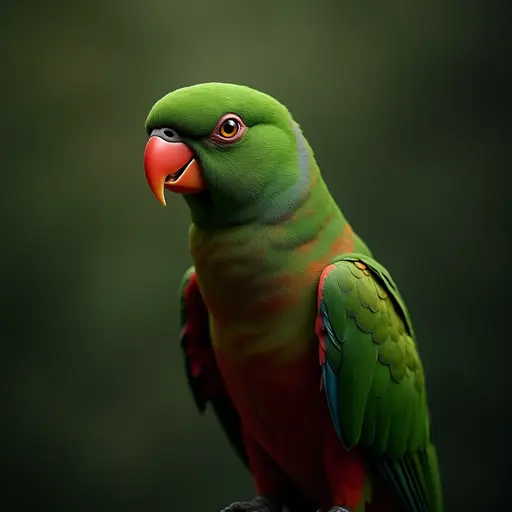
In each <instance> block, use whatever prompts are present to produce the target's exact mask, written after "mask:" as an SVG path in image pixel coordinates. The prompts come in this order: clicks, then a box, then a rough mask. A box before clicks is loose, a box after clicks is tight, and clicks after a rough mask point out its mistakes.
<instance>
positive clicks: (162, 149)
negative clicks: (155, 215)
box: [144, 135, 206, 206]
mask: <svg viewBox="0 0 512 512" xmlns="http://www.w3.org/2000/svg"><path fill="white" fill-rule="evenodd" d="M144 170H145V172H146V179H147V180H148V184H149V187H150V188H151V191H152V192H153V194H154V195H155V197H156V198H157V199H158V200H159V201H160V202H161V203H162V204H163V205H164V206H165V204H166V203H165V196H164V188H166V189H167V190H171V191H172V192H176V193H178V194H195V193H197V192H201V191H202V190H204V189H205V188H206V182H205V181H204V178H203V170H202V169H201V166H200V165H199V163H198V161H197V160H196V159H195V157H194V153H193V152H192V150H191V149H190V148H189V147H188V146H187V145H186V144H185V143H183V142H167V141H165V140H163V139H162V138H160V137H158V136H156V135H153V136H152V137H150V138H149V141H148V143H147V145H146V150H145V152H144Z"/></svg>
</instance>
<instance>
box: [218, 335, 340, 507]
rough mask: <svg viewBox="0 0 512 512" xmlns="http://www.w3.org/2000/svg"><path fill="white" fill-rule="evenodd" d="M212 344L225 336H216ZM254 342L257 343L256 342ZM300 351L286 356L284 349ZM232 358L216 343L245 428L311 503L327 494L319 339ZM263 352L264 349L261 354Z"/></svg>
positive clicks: (325, 413)
mask: <svg viewBox="0 0 512 512" xmlns="http://www.w3.org/2000/svg"><path fill="white" fill-rule="evenodd" d="M213 332H214V333H215V334H214V335H213V336H214V339H216V338H217V337H221V338H222V332H219V331H218V330H214V331H213ZM253 341H254V340H253ZM290 345H291V346H295V347H302V348H301V349H300V350H298V351H291V352H290V351H288V350H287V349H286V348H285V347H289V346H290ZM256 346H259V347H261V348H262V349H261V350H260V351H253V352H251V353H240V352H239V353H233V352H231V351H230V350H227V349H226V345H225V344H223V343H222V341H219V339H218V338H217V341H216V348H215V354H216V358H217V363H218V366H219V369H220V372H221V374H222V377H223V379H224V382H225V384H226V387H227V390H228V392H229V394H230V396H231V398H232V400H233V403H234V405H235V407H236V409H237V411H238V413H239V415H240V418H241V421H242V424H243V426H244V428H245V429H247V431H248V432H249V433H250V435H251V436H252V438H253V439H255V440H256V441H257V442H258V443H259V444H260V445H261V446H262V447H263V448H264V450H265V451H266V452H267V453H268V454H269V455H270V456H271V457H272V459H273V460H274V461H275V462H276V463H277V464H278V465H279V466H280V467H281V468H282V469H283V470H284V471H285V473H287V474H288V475H289V476H290V477H292V478H293V479H294V480H295V481H296V482H297V483H299V484H300V486H301V488H303V489H305V490H309V492H308V494H309V495H310V497H311V498H314V499H317V500H321V499H322V497H323V496H325V495H326V493H327V492H328V489H326V487H325V486H326V477H325V471H324V466H323V459H322V454H323V439H324V432H325V425H327V424H328V422H329V421H330V420H329V416H328V414H329V413H328V409H327V405H326V402H325V398H324V396H323V393H322V392H321V390H320V368H319V364H318V348H317V343H316V340H315V339H314V338H313V337H310V338H309V339H307V340H301V339H289V340H287V341H286V343H285V344H283V345H282V346H281V345H280V344H277V348H274V349H269V348H268V347H269V343H268V341H264V340H262V341H260V342H259V343H258V342H256ZM263 347H266V349H265V350H263Z"/></svg>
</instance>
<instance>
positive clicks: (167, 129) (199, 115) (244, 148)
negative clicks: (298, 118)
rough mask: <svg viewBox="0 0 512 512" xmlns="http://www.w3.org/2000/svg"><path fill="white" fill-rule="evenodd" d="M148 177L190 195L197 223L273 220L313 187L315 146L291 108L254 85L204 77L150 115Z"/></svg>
mask: <svg viewBox="0 0 512 512" xmlns="http://www.w3.org/2000/svg"><path fill="white" fill-rule="evenodd" d="M146 130H147V133H148V135H149V136H150V139H149V142H148V144H147V147H146V152H145V155H144V167H145V171H146V177H147V180H148V183H149V185H150V187H151V190H152V191H153V193H154V194H155V196H156V197H157V198H158V199H159V200H160V202H162V203H163V204H164V205H165V198H164V189H168V190H170V191H172V192H176V193H181V194H184V195H185V199H186V200H187V202H188V204H189V206H190V209H191V212H192V218H193V221H194V222H195V223H197V224H200V225H212V226H227V225H236V224H240V223H246V222H251V221H257V220H265V219H267V220H272V218H275V217H279V216H280V215H283V214H285V213H287V212H288V211H290V210H291V209H293V208H294V207H295V205H296V204H298V203H299V202H300V201H301V199H302V198H303V197H304V196H305V194H306V193H307V190H308V184H309V180H310V169H311V167H312V166H310V159H312V158H313V156H312V152H311V149H310V148H309V146H308V144H307V142H306V141H305V139H304V137H303V135H302V133H301V131H300V129H299V127H298V125H297V124H296V123H295V122H294V121H293V119H292V117H291V115H290V113H289V112H288V110H287V109H286V108H285V107H284V106H283V105H281V104H280V103H279V102H278V101H276V100H275V99H274V98H272V97H271V96H268V95H267V94H264V93H261V92H259V91H256V90H254V89H250V88H249V87H245V86H241V85H232V84H224V83H206V84H199V85H194V86H192V87H185V88H183V89H178V90H176V91H174V92H172V93H170V94H168V95H166V96H164V97H163V98H162V99H161V100H159V101H158V102H157V103H156V104H155V105H154V106H153V108H152V109H151V112H150V113H149V116H148V118H147V121H146Z"/></svg>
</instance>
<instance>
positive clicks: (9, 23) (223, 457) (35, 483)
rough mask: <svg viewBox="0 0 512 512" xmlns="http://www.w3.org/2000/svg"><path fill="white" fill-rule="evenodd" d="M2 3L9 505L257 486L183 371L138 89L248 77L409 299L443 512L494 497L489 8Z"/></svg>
mask: <svg viewBox="0 0 512 512" xmlns="http://www.w3.org/2000/svg"><path fill="white" fill-rule="evenodd" d="M457 5H459V6H458V7H457ZM1 10H2V11H1V16H0V23H1V24H2V25H1V27H0V28H1V30H0V43H1V46H0V48H1V52H2V57H3V59H5V62H4V64H2V70H1V71H0V76H1V79H0V82H1V83H0V87H1V100H0V101H1V115H2V117H4V120H3V121H2V123H1V124H2V160H3V165H2V167H3V169H2V171H3V184H2V187H1V191H2V196H3V197H2V200H1V207H2V210H3V211H2V221H3V223H4V227H3V229H2V251H1V252H2V259H3V263H2V266H1V271H2V276H1V278H2V281H1V290H2V294H3V297H2V309H1V311H2V321H1V322H2V323H1V325H2V327H1V336H2V341H3V347H4V348H3V354H4V355H3V356H2V360H3V361H5V363H6V368H5V370H3V375H4V377H5V379H6V384H5V385H4V387H3V391H4V396H5V397H6V398H7V400H6V405H5V407H4V409H3V413H4V414H3V417H4V419H3V420H2V424H3V426H4V427H6V429H5V434H4V435H3V441H4V446H5V448H4V452H3V455H2V462H3V463H4V464H3V466H4V469H3V474H4V478H3V481H4V483H7V484H8V487H9V498H8V499H9V500H11V502H12V503H14V502H13V501H12V500H16V505H12V507H11V508H10V510H23V509H24V506H25V507H26V506H28V504H29V503H32V504H33V503H36V506H35V507H33V508H31V510H41V509H44V510H47V509H48V510H54V511H58V512H60V511H68V510H69V511H73V510H77V511H82V510H87V511H91V510H98V511H99V510H101V511H103V510H109V511H126V512H130V511H152V512H157V511H158V512H160V511H162V512H164V511H166V512H167V511H180V510H182V511H187V512H209V511H211V512H215V511H218V510H219V509H220V508H221V506H223V505H225V504H227V503H228V502H230V501H232V500H235V499H239V498H246V497H249V496H251V495H252V493H253V488H252V484H251V481H250V478H249V475H248V474H247V473H246V472H245V471H244V470H243V469H242V466H241V464H240V463H239V462H238V461H237V460H236V458H235V456H234V455H233V453H232V451H231V449H230V447H229V446H228V444H227V441H226V440H225V439H224V437H223V435H222V433H221V431H220V428H219V426H218V425H217V424H216V422H215V421H214V418H213V417H212V414H211V413H210V412H208V414H206V416H205V417H204V418H201V417H200V416H199V414H198V413H197V412H196V410H195V409H194V406H193V404H192V400H191V397H190V394H189V391H188V389H187V387H186V383H185V377H184V372H183V369H182V361H181V354H180V351H179V346H178V335H179V327H178V321H177V308H178V298H177V287H178V285H179V281H180V277H181V275H182V272H183V271H184V270H185V268H186V267H187V265H188V262H189V259H188V254H187V223H188V212H187V209H186V207H185V204H184V202H183V201H182V200H181V199H180V198H179V197H169V198H168V203H169V206H168V208H167V209H164V208H162V207H161V206H160V205H159V204H158V203H157V201H156V200H155V199H154V198H153V197H152V195H151V193H150V191H149V188H148V186H147V184H146V182H145V179H144V173H143V168H142V156H143V151H144V145H145V142H146V135H145V133H144V126H143V124H144V120H145V116H146V114H147V112H148V111H149V109H150V107H151V106H152V104H153V103H154V102H155V101H156V100H157V99H159V98H160V97H161V96H162V95H164V94H165V93H167V92H168V91H170V90H172V89H175V88H177V87H181V86H184V85H189V84H193V83H197V82H204V81H229V82H236V83H243V84H247V85H250V86H253V87H256V88H259V89H262V90H264V91H265V92H268V93H270V94H272V95H274V96H275V97H277V98H278V99H279V100H281V101H282V102H283V103H284V104H286V105H287V106H288V107H289V108H290V110H291V111H292V112H293V113H294V116H295V118H296V120H297V121H298V122H299V123H300V124H301V126H302V127H303V130H304V132H305V134H306V136H307V137H308V139H309V141H310V142H311V144H312V146H313V147H314V149H315V152H316V155H317V159H318V162H319V164H320V166H321V168H322V169H323V173H324V176H325V179H326V181H327V182H328V184H329V185H330V188H331V190H332V193H333V195H334V196H335V197H336V199H337V200H338V202H339V204H340V205H341V206H342V208H343V210H344V212H345V214H346V216H347V217H348V219H349V220H350V221H351V223H352V225H353V227H354V229H356V230H357V231H358V233H360V234H361V235H362V236H363V237H364V239H365V240H366V241H367V242H368V243H369V245H370V246H371V248H372V249H373V251H374V253H375V255H376V256H377V257H378V258H379V259H380V260H381V261H382V262H383V263H384V264H385V265H386V266H388V268H389V269H390V270H391V272H392V273H393V275H394V277H395V279H396V281H397V282H398V284H399V286H400V288H401V290H402V293H403V295H404V296H405V298H406V300H407V301H408V304H409V306H410V310H411V313H412V316H413V319H414V321H415V324H416V329H417V333H418V337H419V343H420V348H421V353H422V355H423V359H424V364H425V368H426V372H427V376H428V386H429V391H430V403H431V408H432V416H433V420H434V425H435V435H436V438H437V444H438V450H439V456H440V461H441V466H442V470H443V475H444V482H445V491H446V502H447V510H448V512H450V511H457V510H470V509H471V510H481V511H483V512H486V511H488V510H491V509H494V506H496V505H497V504H498V503H499V501H500V500H501V498H502V494H503V495H504V494H505V493H508V491H509V490H508V488H507V487H506V480H508V477H507V474H506V473H507V471H509V470H510V467H509V458H508V457H507V452H508V448H509V444H510V441H509V439H508V438H507V437H508V436H507V434H508V433H509V432H510V419H509V418H508V417H507V414H508V404H509V402H510V400H511V393H510V384H509V383H510V360H509V359H508V358H507V355H506V354H507V350H508V347H507V345H508V343H509V342H510V328H507V325H508V321H509V316H508V315H509V313H508V311H510V305H509V302H508V301H507V300H506V296H505V293H504V291H503V290H504V288H505V285H506V284H508V282H509V276H510V272H509V270H508V266H509V262H508V260H507V257H506V254H505V251H506V249H507V247H506V246H507V243H508V238H509V235H510V223H509V219H508V212H507V211H506V208H507V205H506V199H505V196H506V195H507V196H508V195H509V193H508V191H507V185H506V182H505V178H504V177H503V176H504V174H505V170H509V167H508V166H507V163H506V157H507V155H506V154H505V153H506V145H505V142H506V141H505V134H506V132H507V128H508V124H506V123H505V122H502V119H504V118H505V112H504V104H503V103H502V101H501V96H502V93H503V92H504V91H505V90H506V89H505V87H506V83H505V81H504V77H503V76H502V74H503V72H504V69H505V68H507V67H509V66H510V55H509V54H507V53H506V52H505V51H504V50H505V46H504V44H505V42H506V41H505V39H506V30H508V27H507V24H508V21H507V20H508V18H507V17H506V16H505V15H504V12H503V11H501V10H499V9H498V8H497V6H496V5H495V4H493V3H491V2H488V3H487V2H484V1H482V2H461V3H460V4H456V2H455V1H448V0H444V1H441V0H438V1H432V2H406V1H398V0H396V1H395V0H392V1H387V2H355V1H351V2H349V1H346V2H344V1H338V2H335V1H332V2H322V1H318V2H312V1H306V0H294V1H293V2H292V1H281V2H276V1H270V0H260V1H258V2H238V3H237V2H218V1H217V2H211V1H206V0H205V1H195V2H194V1H181V2H171V1H164V0H146V1H143V2H142V1H141V2H135V1H132V2H128V1H121V0H105V1H100V0H89V1H88V2H74V3H73V2H67V3H64V2H63V3H55V2H47V3H45V2H39V3H37V2H17V3H16V2H12V1H11V2H6V1H4V2H2V4H1ZM508 435H509V434H508Z"/></svg>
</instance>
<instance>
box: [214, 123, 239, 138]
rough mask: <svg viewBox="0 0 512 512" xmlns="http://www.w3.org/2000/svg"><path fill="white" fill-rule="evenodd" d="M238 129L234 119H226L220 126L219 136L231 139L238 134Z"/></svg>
mask: <svg viewBox="0 0 512 512" xmlns="http://www.w3.org/2000/svg"><path fill="white" fill-rule="evenodd" d="M239 129H240V126H239V125H238V122H237V121H236V120H235V119H226V120H225V121H224V122H223V123H222V124H221V125H220V128H219V134H220V135H221V136H222V137H224V138H225V139H231V137H234V136H235V135H236V134H237V133H238V130H239Z"/></svg>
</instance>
